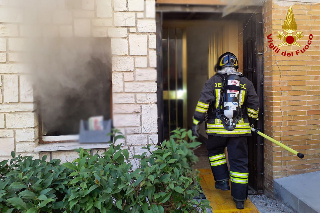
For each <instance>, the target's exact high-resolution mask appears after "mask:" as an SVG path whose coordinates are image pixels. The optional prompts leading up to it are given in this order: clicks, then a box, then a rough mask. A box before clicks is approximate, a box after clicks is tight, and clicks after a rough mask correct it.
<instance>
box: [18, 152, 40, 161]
mask: <svg viewBox="0 0 320 213" xmlns="http://www.w3.org/2000/svg"><path fill="white" fill-rule="evenodd" d="M16 155H21V156H22V157H25V156H30V157H32V159H39V152H36V153H30V152H17V153H16Z"/></svg>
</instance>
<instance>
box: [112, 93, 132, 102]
mask: <svg viewBox="0 0 320 213" xmlns="http://www.w3.org/2000/svg"><path fill="white" fill-rule="evenodd" d="M112 100H113V103H114V104H130V103H135V98H134V94H125V93H114V94H112Z"/></svg>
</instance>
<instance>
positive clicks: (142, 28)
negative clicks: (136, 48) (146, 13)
mask: <svg viewBox="0 0 320 213" xmlns="http://www.w3.org/2000/svg"><path fill="white" fill-rule="evenodd" d="M137 27H138V32H142V33H155V32H156V21H155V20H144V19H141V20H140V19H139V20H138V25H137Z"/></svg>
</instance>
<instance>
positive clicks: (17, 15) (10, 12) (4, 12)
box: [0, 7, 23, 23]
mask: <svg viewBox="0 0 320 213" xmlns="http://www.w3.org/2000/svg"><path fill="white" fill-rule="evenodd" d="M22 20H23V12H22V10H21V9H18V8H8V7H6V8H4V7H0V23H1V22H9V23H18V22H22Z"/></svg>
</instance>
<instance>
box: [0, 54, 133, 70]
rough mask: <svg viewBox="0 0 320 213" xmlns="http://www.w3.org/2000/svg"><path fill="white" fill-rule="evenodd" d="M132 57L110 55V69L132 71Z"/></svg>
mask: <svg viewBox="0 0 320 213" xmlns="http://www.w3.org/2000/svg"><path fill="white" fill-rule="evenodd" d="M133 70H134V58H133V57H117V56H113V57H112V71H133ZM0 73H1V65H0Z"/></svg>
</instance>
